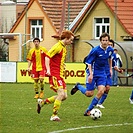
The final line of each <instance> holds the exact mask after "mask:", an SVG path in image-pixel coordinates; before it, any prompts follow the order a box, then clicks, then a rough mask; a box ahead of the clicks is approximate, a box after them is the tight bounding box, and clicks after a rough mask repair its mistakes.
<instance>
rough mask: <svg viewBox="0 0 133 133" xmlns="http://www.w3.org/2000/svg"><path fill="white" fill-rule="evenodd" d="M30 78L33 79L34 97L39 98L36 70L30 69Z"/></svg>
mask: <svg viewBox="0 0 133 133" xmlns="http://www.w3.org/2000/svg"><path fill="white" fill-rule="evenodd" d="M32 78H33V79H34V91H35V96H34V98H35V99H38V98H39V85H38V81H39V74H38V72H37V71H35V70H32Z"/></svg>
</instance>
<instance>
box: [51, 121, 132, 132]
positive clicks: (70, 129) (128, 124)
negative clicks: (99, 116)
mask: <svg viewBox="0 0 133 133" xmlns="http://www.w3.org/2000/svg"><path fill="white" fill-rule="evenodd" d="M130 125H133V123H123V124H110V125H98V126H86V127H77V128H68V129H64V130H58V131H52V132H49V133H62V132H67V131H74V130H80V129H87V128H99V127H113V126H115V127H117V126H130Z"/></svg>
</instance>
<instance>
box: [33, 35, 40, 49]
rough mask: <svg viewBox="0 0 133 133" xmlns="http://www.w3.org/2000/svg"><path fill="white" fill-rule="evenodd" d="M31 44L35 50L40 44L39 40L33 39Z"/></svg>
mask: <svg viewBox="0 0 133 133" xmlns="http://www.w3.org/2000/svg"><path fill="white" fill-rule="evenodd" d="M33 43H34V45H35V48H38V47H39V44H40V39H39V38H37V37H36V38H34V39H33Z"/></svg>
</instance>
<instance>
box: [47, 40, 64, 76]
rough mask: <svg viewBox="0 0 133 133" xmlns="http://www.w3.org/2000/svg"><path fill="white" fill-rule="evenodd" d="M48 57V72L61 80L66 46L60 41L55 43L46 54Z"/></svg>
mask: <svg viewBox="0 0 133 133" xmlns="http://www.w3.org/2000/svg"><path fill="white" fill-rule="evenodd" d="M47 56H49V57H50V71H51V75H52V76H60V77H62V78H63V71H64V62H65V57H66V46H65V45H64V44H63V42H62V41H59V42H58V43H56V44H55V45H54V46H53V47H52V48H51V49H50V50H49V51H48V52H47Z"/></svg>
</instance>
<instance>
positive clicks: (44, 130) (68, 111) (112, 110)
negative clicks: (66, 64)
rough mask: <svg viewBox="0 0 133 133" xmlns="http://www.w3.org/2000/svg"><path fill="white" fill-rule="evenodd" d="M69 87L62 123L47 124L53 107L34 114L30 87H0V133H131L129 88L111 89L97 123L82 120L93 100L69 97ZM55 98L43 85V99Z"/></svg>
mask: <svg viewBox="0 0 133 133" xmlns="http://www.w3.org/2000/svg"><path fill="white" fill-rule="evenodd" d="M72 87H73V85H67V89H68V99H67V100H66V101H64V102H62V104H61V108H60V110H59V113H58V115H59V117H60V118H61V122H53V121H50V120H49V119H50V116H51V114H52V108H53V104H51V105H45V106H44V107H43V108H42V110H41V113H40V114H37V112H36V105H37V102H36V100H35V99H34V98H33V97H34V89H33V84H15V83H13V84H12V83H1V84H0V133H64V132H65V133H133V105H131V104H130V103H129V96H130V94H131V90H132V87H121V86H120V87H111V90H110V92H109V95H108V98H107V100H106V101H105V103H104V106H105V109H100V110H101V112H102V117H101V118H100V119H99V120H92V119H91V118H90V117H85V116H83V113H84V111H85V110H86V108H87V107H88V105H89V104H90V102H91V100H92V98H93V97H91V98H88V97H85V96H84V95H82V94H81V93H80V92H77V93H76V94H75V95H73V96H71V95H70V90H71V88H72ZM96 91H97V90H95V93H96ZM54 94H55V92H53V91H52V90H50V89H49V84H45V97H49V96H52V95H54Z"/></svg>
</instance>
